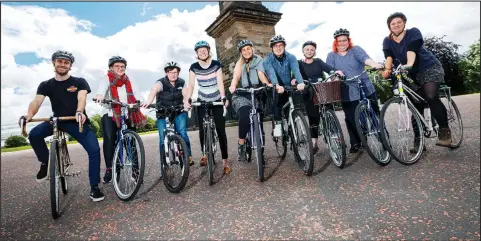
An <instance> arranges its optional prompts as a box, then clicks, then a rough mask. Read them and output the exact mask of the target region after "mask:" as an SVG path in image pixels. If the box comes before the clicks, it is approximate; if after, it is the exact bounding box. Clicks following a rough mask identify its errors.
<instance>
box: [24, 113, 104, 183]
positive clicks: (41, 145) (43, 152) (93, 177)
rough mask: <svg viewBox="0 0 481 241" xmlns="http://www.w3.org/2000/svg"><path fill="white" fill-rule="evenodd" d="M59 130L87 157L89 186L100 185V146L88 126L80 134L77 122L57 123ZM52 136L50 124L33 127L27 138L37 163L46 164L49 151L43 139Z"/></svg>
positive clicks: (44, 123) (45, 123)
mask: <svg viewBox="0 0 481 241" xmlns="http://www.w3.org/2000/svg"><path fill="white" fill-rule="evenodd" d="M58 127H59V129H61V130H63V131H64V132H66V133H68V134H70V135H71V136H72V137H73V138H75V139H76V140H77V141H78V142H79V143H80V145H82V146H83V148H84V149H85V151H87V154H88V156H89V180H90V186H96V185H97V184H99V183H100V146H99V141H98V140H97V137H96V136H95V132H94V131H93V130H92V129H91V128H90V126H88V125H85V126H84V129H83V132H82V133H80V132H79V129H78V124H77V122H70V121H69V122H62V121H60V122H59V123H58ZM51 135H53V126H52V125H51V124H50V123H47V122H43V123H41V124H39V125H37V126H35V127H34V128H33V129H32V130H31V131H30V134H29V136H28V140H29V141H30V145H31V146H32V149H33V151H34V152H35V155H37V158H38V161H40V162H42V163H48V159H49V150H48V148H47V144H46V143H45V140H44V139H45V138H46V137H48V136H51Z"/></svg>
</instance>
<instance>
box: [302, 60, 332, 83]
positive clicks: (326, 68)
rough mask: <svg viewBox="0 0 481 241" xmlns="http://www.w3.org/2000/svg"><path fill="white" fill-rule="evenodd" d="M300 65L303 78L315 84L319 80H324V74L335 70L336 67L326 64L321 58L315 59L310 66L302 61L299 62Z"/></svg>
mask: <svg viewBox="0 0 481 241" xmlns="http://www.w3.org/2000/svg"><path fill="white" fill-rule="evenodd" d="M298 63H299V69H300V71H301V75H302V77H303V78H304V79H305V80H310V81H311V82H313V83H316V82H317V81H318V79H319V78H324V75H323V72H326V73H329V72H330V71H334V70H335V69H334V67H332V66H330V65H328V64H326V63H325V62H324V61H322V59H319V58H314V59H313V62H312V63H310V64H306V63H304V61H302V60H298Z"/></svg>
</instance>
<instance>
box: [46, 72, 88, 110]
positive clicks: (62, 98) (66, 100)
mask: <svg viewBox="0 0 481 241" xmlns="http://www.w3.org/2000/svg"><path fill="white" fill-rule="evenodd" d="M81 90H86V91H87V93H90V92H91V90H90V86H89V84H88V83H87V81H86V80H85V79H84V78H79V77H73V76H70V77H69V78H68V79H66V80H64V81H57V80H55V78H51V79H49V80H46V81H43V82H42V83H40V85H39V86H38V89H37V95H44V96H48V98H50V103H51V106H52V111H53V114H54V116H57V117H62V116H75V113H76V112H77V104H78V99H77V94H78V92H79V91H81ZM84 114H85V115H87V114H86V113H85V110H84Z"/></svg>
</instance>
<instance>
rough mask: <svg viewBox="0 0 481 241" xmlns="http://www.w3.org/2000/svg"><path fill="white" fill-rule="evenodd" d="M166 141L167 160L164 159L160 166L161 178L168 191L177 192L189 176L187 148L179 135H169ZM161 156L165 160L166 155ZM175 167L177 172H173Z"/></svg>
mask: <svg viewBox="0 0 481 241" xmlns="http://www.w3.org/2000/svg"><path fill="white" fill-rule="evenodd" d="M168 143H169V144H168V145H169V153H168V154H169V162H167V161H164V162H163V163H162V167H163V169H164V170H163V177H164V178H162V180H163V181H164V185H165V187H166V188H167V190H169V192H172V193H178V192H180V191H181V190H182V189H183V188H184V187H185V184H186V183H187V179H188V178H189V163H188V162H189V161H188V160H189V159H188V158H189V157H188V155H189V154H188V151H189V150H188V149H187V144H186V143H185V140H184V139H183V138H182V137H181V136H179V135H172V136H170V140H169V141H168ZM164 154H165V153H164ZM162 156H163V158H164V160H165V159H166V156H165V155H162ZM176 169H179V170H180V171H179V173H178V174H176V172H175V170H176ZM176 177H178V178H176ZM177 179H179V180H177Z"/></svg>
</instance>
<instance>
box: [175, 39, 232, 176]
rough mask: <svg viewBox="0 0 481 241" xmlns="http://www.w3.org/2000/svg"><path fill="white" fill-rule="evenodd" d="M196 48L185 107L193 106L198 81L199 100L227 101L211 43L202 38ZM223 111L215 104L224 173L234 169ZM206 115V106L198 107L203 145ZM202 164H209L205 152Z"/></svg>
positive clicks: (216, 124) (215, 119) (200, 137)
mask: <svg viewBox="0 0 481 241" xmlns="http://www.w3.org/2000/svg"><path fill="white" fill-rule="evenodd" d="M194 50H195V52H196V54H197V59H198V61H197V62H195V63H193V64H192V65H191V66H190V69H189V84H188V87H187V91H186V94H185V96H184V105H185V107H186V108H191V105H190V104H189V102H188V100H189V99H190V97H191V96H192V92H193V91H194V83H195V82H197V87H198V100H200V101H208V102H216V101H220V100H223V101H224V102H225V100H226V98H225V89H224V80H223V74H222V65H221V63H220V62H219V61H217V60H213V59H212V54H211V52H210V45H209V43H207V42H206V41H203V40H202V41H199V42H197V43H196V44H195V47H194ZM196 80H197V81H196ZM223 112H224V109H223V107H222V106H214V108H213V109H212V113H213V115H214V122H215V127H216V131H217V135H218V136H219V142H220V143H219V145H220V151H221V154H222V163H223V165H224V174H229V173H230V172H231V171H232V168H230V166H229V163H228V162H227V157H228V156H227V135H226V133H225V118H224V115H223ZM204 115H205V108H202V107H199V108H198V109H197V121H198V126H199V139H200V145H201V146H204V135H203V133H204V126H203V123H202V119H203V117H204ZM200 165H201V166H206V165H207V157H206V156H205V153H202V159H201V160H200Z"/></svg>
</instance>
